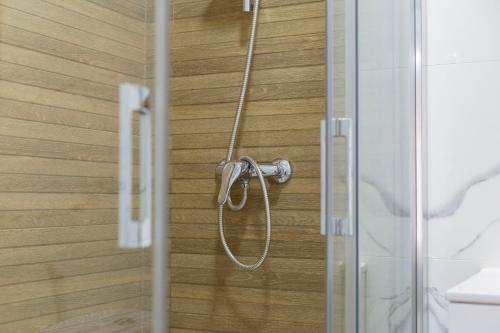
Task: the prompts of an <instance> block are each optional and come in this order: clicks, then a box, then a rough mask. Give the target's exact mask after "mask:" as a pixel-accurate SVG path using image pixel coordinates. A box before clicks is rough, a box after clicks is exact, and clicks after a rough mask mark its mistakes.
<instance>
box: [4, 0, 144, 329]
mask: <svg viewBox="0 0 500 333" xmlns="http://www.w3.org/2000/svg"><path fill="white" fill-rule="evenodd" d="M149 8H150V6H149V3H147V2H143V1H142V0H128V1H92V0H89V1H66V0H47V1H38V0H23V1H15V0H12V1H10V0H8V1H2V4H1V5H0V23H1V28H0V67H1V68H0V75H1V77H0V78H1V81H0V85H1V87H0V136H1V139H0V141H1V142H2V143H1V144H0V184H1V190H0V313H1V315H0V332H5V333H8V332H26V333H31V332H50V333H56V332H57V333H59V332H61V333H63V332H148V331H149V317H150V316H149V309H150V306H149V303H150V302H149V295H150V292H149V285H150V282H149V279H150V274H149V271H150V269H149V267H150V257H151V256H150V251H149V250H141V249H135V250H123V249H120V248H119V247H118V245H117V244H118V243H117V222H118V209H117V208H118V206H117V204H118V170H119V169H118V155H119V154H118V145H119V135H118V130H119V129H118V124H119V122H118V115H119V113H118V109H119V108H118V102H119V101H118V87H119V85H120V84H121V83H123V82H132V83H137V84H147V83H148V79H149V78H150V77H151V76H150V75H149V73H148V72H147V71H146V72H145V68H149V66H148V64H149V62H150V60H151V57H145V54H146V52H145V40H149V38H148V37H149V34H150V29H149V27H150V26H149V25H150V23H149V21H150V20H149V19H150V17H151V15H150V10H149ZM148 49H149V48H148ZM136 127H137V126H136ZM134 131H135V132H136V133H137V131H138V129H137V128H135V129H134ZM135 139H136V140H135V141H136V143H135V144H136V145H137V141H138V140H137V136H136V138H135ZM136 155H137V154H136ZM136 176H137V175H136ZM135 178H136V179H137V177H135ZM137 191H138V190H136V193H137ZM136 205H137V203H136Z"/></svg>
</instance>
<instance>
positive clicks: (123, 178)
mask: <svg viewBox="0 0 500 333" xmlns="http://www.w3.org/2000/svg"><path fill="white" fill-rule="evenodd" d="M148 96H149V89H148V88H146V87H144V86H141V85H136V84H130V83H125V84H122V85H120V185H119V186H120V188H119V192H120V193H119V227H118V244H119V246H120V247H122V248H143V247H147V246H149V245H151V229H152V228H151V224H152V222H151V219H152V162H153V158H152V155H153V152H152V120H151V110H150V109H149V108H147V107H146V105H145V101H146V99H147V97H148ZM135 112H137V113H138V114H139V115H140V118H139V126H140V129H139V135H140V139H139V140H140V144H139V149H140V153H139V155H140V156H139V163H140V184H139V186H140V188H139V193H140V209H139V220H138V221H134V220H133V218H132V209H133V204H132V195H133V193H132V192H133V183H132V175H133V145H132V142H133V141H132V140H133V136H132V127H133V115H134V113H135Z"/></svg>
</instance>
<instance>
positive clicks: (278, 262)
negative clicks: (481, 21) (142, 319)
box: [149, 0, 343, 333]
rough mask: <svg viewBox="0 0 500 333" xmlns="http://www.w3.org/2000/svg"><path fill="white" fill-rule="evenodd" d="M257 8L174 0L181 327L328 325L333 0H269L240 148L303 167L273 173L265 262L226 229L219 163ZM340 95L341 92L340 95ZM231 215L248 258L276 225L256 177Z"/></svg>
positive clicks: (297, 328)
mask: <svg viewBox="0 0 500 333" xmlns="http://www.w3.org/2000/svg"><path fill="white" fill-rule="evenodd" d="M250 19H251V15H249V14H243V13H242V11H241V1H234V2H233V1H222V0H221V1H218V0H192V1H191V0H174V1H173V21H172V27H173V28H172V30H173V32H172V44H173V49H172V60H173V62H172V67H171V68H172V78H171V86H172V91H171V94H172V95H171V96H172V100H171V104H172V108H171V124H170V130H171V134H172V135H171V146H170V148H171V160H170V162H171V166H170V171H171V183H170V208H171V214H170V216H171V220H170V221H171V227H170V232H171V234H170V238H171V239H170V241H171V244H170V246H171V257H170V269H171V275H170V282H171V287H170V294H171V297H172V298H171V302H170V304H171V307H170V318H171V324H170V325H171V329H172V332H175V333H195V332H197V333H201V332H235V333H236V332H239V333H240V332H248V333H250V332H251V333H267V332H269V333H271V332H272V333H279V332H286V333H291V332H301V333H302V332H308V333H313V332H323V325H324V307H323V304H324V293H323V291H324V290H323V288H324V279H323V275H324V241H323V238H322V237H321V236H320V233H319V200H320V197H319V186H320V183H319V160H320V156H319V153H320V152H319V124H320V120H321V119H323V112H324V92H325V82H324V75H325V68H324V2H323V1H311V0H293V1H288V0H287V1H285V0H264V1H262V11H261V16H260V20H259V27H258V34H257V42H256V49H255V61H254V65H253V70H252V75H251V82H250V88H249V95H248V103H247V105H246V108H245V111H244V115H243V117H242V125H241V129H240V134H239V138H238V148H237V149H236V151H235V156H242V155H249V156H252V157H254V158H256V159H257V160H258V161H270V160H273V159H275V158H278V157H281V158H287V159H289V160H290V161H291V162H292V164H293V166H294V167H295V173H294V177H293V178H292V180H291V181H290V183H288V184H285V185H276V184H270V185H269V189H270V197H271V209H272V216H273V238H272V244H271V251H270V256H269V258H268V260H267V261H266V262H265V264H264V265H263V267H262V268H261V269H259V270H257V271H254V272H246V271H241V270H239V269H237V268H236V267H235V266H234V265H233V264H232V263H231V262H230V260H229V259H228V258H227V256H226V255H225V253H224V250H223V248H222V245H221V244H220V240H219V236H218V223H217V206H216V195H217V191H218V183H217V182H216V180H215V179H214V168H215V166H216V164H217V162H218V161H220V160H221V159H223V158H224V157H225V155H226V149H227V144H228V142H229V137H230V132H231V129H232V124H233V116H234V112H235V108H236V104H237V101H238V98H239V93H240V85H241V78H242V74H243V73H242V72H243V67H244V62H245V53H246V46H247V38H248V31H249V22H250ZM337 43H341V41H337ZM149 49H150V51H149V52H153V51H154V48H153V47H150V48H149ZM150 71H151V69H149V75H151V73H150ZM341 97H342V93H341V92H339V101H337V103H339V104H338V105H341V104H342V103H343V102H342V98H341ZM339 192H340V193H342V189H340V188H339ZM226 220H227V227H226V232H227V236H228V239H229V242H230V244H231V247H232V248H233V249H234V251H235V252H236V254H237V255H238V256H241V258H242V260H243V261H246V262H252V261H255V260H256V258H257V256H259V255H260V253H261V251H262V248H263V243H264V237H265V229H264V225H263V223H264V220H263V204H262V198H261V195H260V191H259V187H258V183H257V182H256V181H255V182H252V183H251V193H250V199H249V203H248V205H247V207H246V208H245V209H244V210H243V211H242V212H238V213H232V212H227V215H226ZM338 281H339V282H338V283H341V281H340V280H338ZM339 290H340V289H339Z"/></svg>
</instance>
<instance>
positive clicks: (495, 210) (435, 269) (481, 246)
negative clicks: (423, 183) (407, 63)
mask: <svg viewBox="0 0 500 333" xmlns="http://www.w3.org/2000/svg"><path fill="white" fill-rule="evenodd" d="M426 16H427V26H426V30H427V33H426V35H427V60H426V62H427V64H426V72H427V86H428V91H427V114H428V124H427V126H428V147H427V150H428V152H427V154H428V165H427V173H428V211H427V221H428V241H429V242H428V255H429V260H428V268H429V269H428V273H429V276H428V279H429V282H428V288H427V297H428V301H429V309H428V314H429V327H428V332H429V333H444V332H448V306H449V304H448V302H447V301H446V299H445V297H444V293H445V292H446V290H447V289H449V288H450V287H452V286H454V285H456V284H457V283H459V282H461V281H463V280H464V279H466V278H467V277H469V276H470V275H472V274H474V273H475V272H477V271H478V270H479V269H480V268H481V267H485V266H500V1H499V0H427V13H426Z"/></svg>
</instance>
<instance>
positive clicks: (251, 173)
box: [215, 159, 292, 205]
mask: <svg viewBox="0 0 500 333" xmlns="http://www.w3.org/2000/svg"><path fill="white" fill-rule="evenodd" d="M259 169H260V171H261V173H262V175H263V176H264V177H271V179H273V180H274V182H276V183H279V184H282V183H285V182H287V181H288V180H289V179H290V177H291V176H292V166H291V164H290V162H289V161H287V160H280V159H278V160H274V161H273V162H272V163H263V164H259ZM215 175H216V176H217V177H220V178H221V187H220V191H219V196H218V199H217V202H218V204H219V205H224V204H225V203H226V201H227V200H228V197H229V193H230V192H231V187H232V186H233V185H234V183H235V182H236V181H237V180H240V181H241V182H242V184H243V186H247V185H248V182H249V180H250V178H256V177H257V176H258V174H257V171H256V170H255V169H254V168H253V167H252V166H251V165H250V163H248V162H247V161H244V160H235V161H226V160H222V161H221V162H220V163H219V164H218V165H217V167H216V168H215Z"/></svg>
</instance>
